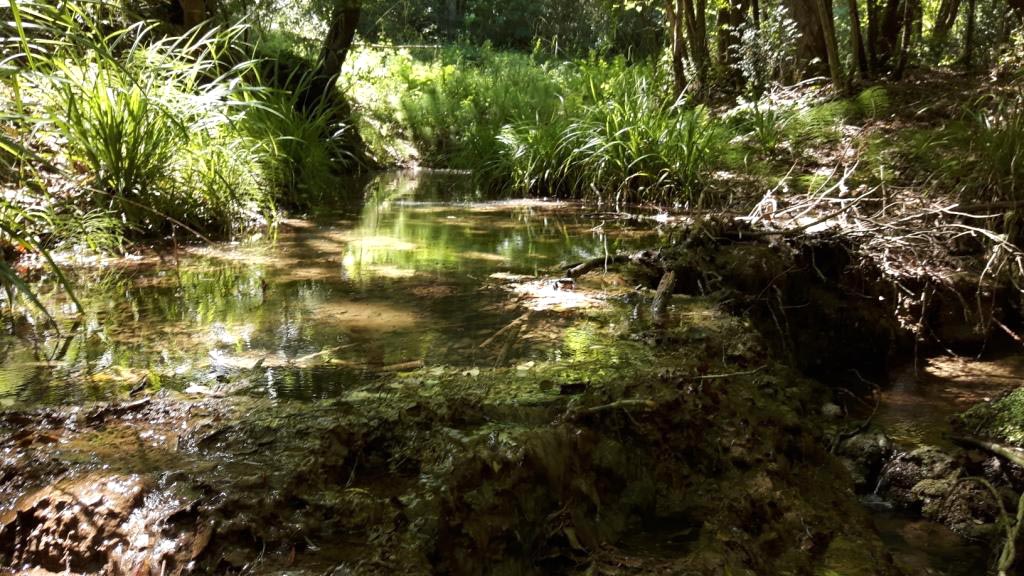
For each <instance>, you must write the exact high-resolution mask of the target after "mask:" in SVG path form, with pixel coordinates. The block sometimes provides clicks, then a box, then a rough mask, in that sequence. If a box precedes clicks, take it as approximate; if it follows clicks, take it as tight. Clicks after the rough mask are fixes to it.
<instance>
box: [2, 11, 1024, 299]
mask: <svg viewBox="0 0 1024 576" xmlns="http://www.w3.org/2000/svg"><path fill="white" fill-rule="evenodd" d="M3 12H4V20H5V27H6V28H5V30H6V32H7V33H6V34H5V35H4V36H5V40H4V52H5V54H6V57H5V59H4V60H3V67H2V80H3V84H2V92H0V100H2V102H3V105H4V107H3V112H2V114H3V118H2V122H3V125H4V130H3V132H2V138H3V139H2V141H0V145H2V153H3V158H2V160H3V165H2V172H0V175H2V178H3V181H4V182H5V190H6V191H7V193H6V194H5V197H4V201H3V211H2V216H0V223H2V225H3V230H4V233H3V243H4V246H5V253H6V256H5V259H4V268H3V275H4V278H5V279H6V283H7V285H8V286H9V287H22V288H23V287H24V285H23V284H22V283H21V282H20V281H19V280H18V278H17V275H16V274H15V273H14V272H13V270H12V269H11V267H10V266H11V264H12V263H13V262H14V261H15V260H16V259H17V258H18V255H19V254H21V253H24V252H30V253H36V254H39V255H43V257H44V259H45V258H46V257H47V255H48V254H49V253H50V252H51V251H53V250H54V249H57V248H64V247H72V246H78V247H85V248H87V249H88V250H92V251H118V250H120V249H123V248H124V247H125V245H126V242H128V243H130V242H135V241H138V240H140V239H159V238H164V237H169V236H170V235H175V234H186V235H195V236H202V237H239V236H244V235H246V234H248V233H251V232H253V231H255V230H258V229H260V228H262V227H264V226H267V225H272V223H273V221H274V219H275V217H276V215H277V213H278V212H279V211H280V210H282V209H292V208H300V207H303V206H308V205H310V203H312V202H315V201H316V199H317V198H320V197H322V196H323V195H325V194H333V193H335V192H336V191H337V190H338V189H339V188H341V187H342V186H341V185H340V184H339V178H340V177H342V176H345V175H350V174H352V173H355V172H359V171H365V170H368V169H373V168H377V167H385V166H389V165H420V166H428V167H437V168H452V169H460V170H470V171H472V172H473V173H474V174H475V176H476V177H477V178H478V180H479V182H480V184H481V187H482V189H484V190H490V191H509V192H513V193H531V194H539V195H558V196H563V197H587V198H591V199H594V200H600V201H607V202H615V203H636V202H644V203H655V204H658V205H662V206H675V207H691V208H694V207H722V206H724V205H727V204H733V205H736V206H739V207H741V208H743V209H749V208H750V206H751V205H752V204H755V203H756V202H757V201H758V200H759V199H760V197H761V192H760V191H762V190H765V189H770V188H778V187H779V186H784V187H785V188H786V189H790V190H794V191H803V192H812V191H815V190H817V191H821V190H824V189H826V188H827V187H829V186H833V185H837V184H839V185H842V186H843V187H848V186H849V187H855V186H868V187H875V186H886V185H890V186H913V187H919V188H920V192H921V194H932V193H938V194H952V195H953V196H956V197H957V198H958V199H961V200H963V201H969V202H974V203H993V202H1011V203H1013V202H1018V201H1020V200H1021V191H1020V186H1019V184H1018V183H1019V181H1020V177H1021V170H1024V168H1022V165H1024V164H1022V163H1021V162H1020V161H1019V157H1020V154H1021V151H1022V147H1024V135H1022V130H1024V108H1022V92H1021V90H1022V89H1021V84H1020V78H1019V70H1020V64H1021V62H1022V60H1024V35H1022V33H1021V32H1020V30H1019V24H1020V21H1021V20H1020V18H1021V7H1020V6H1017V5H1016V4H1014V2H1012V1H1011V2H1010V3H1006V0H981V1H977V0H971V1H970V2H961V1H960V0H943V1H941V2H927V3H922V2H920V0H889V1H888V2H883V3H878V2H868V3H867V4H864V5H862V3H858V2H856V1H851V2H850V3H845V4H843V5H838V4H837V5H835V6H832V5H831V2H827V1H825V2H820V1H819V2H809V1H806V0H786V1H784V2H778V3H774V2H768V3H761V2H758V1H756V0H755V1H754V2H746V1H736V2H732V3H728V2H720V3H713V4H712V5H708V4H707V2H705V1H703V0H700V1H698V2H694V1H693V0H674V1H669V2H666V3H653V2H651V3H648V2H635V1H629V2H618V1H612V0H574V1H573V2H512V3H507V2H493V1H490V0H472V1H469V0H466V1H454V0H451V1H445V2H441V1H439V0H435V1H428V0H418V1H414V0H403V1H400V2H376V1H373V0H366V1H362V2H358V1H354V0H348V1H345V2H340V1H339V2H331V1H328V0H316V1H310V2H307V3H275V2H271V1H269V0H263V1H258V2H234V1H231V0H223V1H213V0H181V1H180V2H178V1H170V0H168V1H166V2H144V3H138V4H135V3H132V4H130V5H129V4H122V3H117V2H98V1H92V0H79V1H73V2H61V3H57V4H54V3H50V2H30V1H13V0H12V2H10V3H9V4H8V6H7V7H5V8H4V9H3ZM960 74H966V75H967V76H960ZM986 74H987V75H989V77H988V78H987V79H986V78H985V76H984V75H986ZM821 75H827V77H828V78H830V81H829V82H828V83H829V84H831V89H829V88H828V87H827V86H824V85H823V83H822V82H821V81H817V82H815V81H813V80H811V81H809V80H808V79H813V78H815V77H820V76H821ZM906 77H911V78H913V81H907V82H900V80H901V79H903V78H906ZM971 78H973V79H975V80H970V79H971ZM922 82H923V83H924V85H925V86H931V87H933V88H935V89H939V87H941V86H943V85H948V86H949V87H950V88H951V90H950V93H949V94H946V96H947V97H951V98H947V99H948V100H949V101H948V102H944V103H942V105H943V106H944V108H942V109H941V110H938V106H937V105H936V106H933V104H936V102H938V99H933V100H935V102H930V103H925V104H924V108H922V109H920V110H918V111H917V113H918V114H917V116H914V115H913V112H914V111H910V110H906V109H904V108H905V107H907V106H911V105H920V104H921V103H922V102H923V100H921V99H920V98H918V99H917V100H915V99H914V97H915V94H914V91H913V89H912V88H910V87H912V86H914V85H915V83H916V84H920V83H922ZM792 86H797V88H792ZM928 89H931V88H925V90H928ZM928 114H933V115H937V116H941V117H942V121H931V120H929V121H924V122H922V121H920V120H921V117H922V115H924V117H927V115H928ZM908 120H909V121H908ZM840 165H842V167H840ZM840 175H842V176H843V178H842V182H839V176H840ZM1011 207H1012V206H1011ZM1014 213H1015V212H1014ZM1015 221H1016V217H1011V218H1009V220H1008V222H1009V228H1006V227H1005V226H1001V227H997V231H1008V232H1011V235H1012V233H1013V231H1014V230H1016V228H1015V227H1016V224H1014V222H1015Z"/></svg>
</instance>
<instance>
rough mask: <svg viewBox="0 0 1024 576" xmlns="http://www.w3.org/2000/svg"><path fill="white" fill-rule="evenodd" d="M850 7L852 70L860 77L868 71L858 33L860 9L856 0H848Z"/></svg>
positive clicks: (862, 44) (860, 37)
mask: <svg viewBox="0 0 1024 576" xmlns="http://www.w3.org/2000/svg"><path fill="white" fill-rule="evenodd" d="M848 2H849V7H850V50H851V51H852V52H853V70H854V73H855V74H857V76H858V77H859V78H860V79H864V77H865V76H867V73H868V62H867V55H866V54H865V53H864V38H863V37H862V36H861V33H860V9H859V8H858V7H857V0H848Z"/></svg>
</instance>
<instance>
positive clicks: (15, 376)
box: [0, 173, 657, 406]
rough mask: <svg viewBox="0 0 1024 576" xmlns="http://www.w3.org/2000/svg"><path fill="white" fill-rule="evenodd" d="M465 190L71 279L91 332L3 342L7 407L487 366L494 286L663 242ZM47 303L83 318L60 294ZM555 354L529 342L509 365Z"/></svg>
mask: <svg viewBox="0 0 1024 576" xmlns="http://www.w3.org/2000/svg"><path fill="white" fill-rule="evenodd" d="M470 183H471V181H470V179H469V178H468V177H466V176H459V175H452V174H431V173H418V174H412V173H397V174H386V175H383V176H380V177H378V178H377V179H375V180H374V181H372V182H371V183H370V184H369V185H368V186H367V187H366V189H365V194H364V201H363V202H362V205H361V207H357V208H355V209H352V208H349V207H345V206H342V207H339V208H336V209H331V208H328V209H323V210H321V212H319V213H317V214H315V215H313V216H310V217H308V218H306V219H292V220H287V221H285V222H284V223H283V224H282V225H281V226H280V228H279V230H278V231H277V234H276V237H274V238H267V239H262V240H257V241H251V242H247V243H244V244H221V245H214V246H207V247H193V248H188V249H179V250H176V251H174V250H169V251H167V252H166V253H163V254H161V255H160V256H159V257H157V256H152V257H147V258H141V259H137V260H134V261H132V260H129V261H115V262H109V263H106V265H104V266H96V265H94V266H91V267H87V268H81V269H77V270H76V271H75V272H74V276H75V278H76V282H77V286H78V287H77V293H78V295H79V297H80V298H81V299H82V300H83V301H84V303H85V306H86V308H87V314H86V315H85V317H84V319H81V321H80V322H77V323H76V322H74V321H73V320H72V318H71V317H70V316H67V317H64V318H61V326H62V328H63V330H62V334H61V335H58V334H57V333H56V332H55V331H53V330H50V329H41V328H37V327H36V326H33V325H31V324H26V325H22V326H18V327H16V328H15V332H16V333H17V334H18V337H14V336H11V337H7V338H3V339H0V406H13V405H32V404H41V403H75V402H82V401H87V400H102V399H108V398H112V397H118V396H124V395H125V394H126V393H127V392H128V391H129V390H131V389H132V388H133V387H136V386H138V385H139V384H140V382H141V379H142V378H143V377H146V378H147V379H148V380H147V382H148V385H149V386H150V387H151V388H153V387H159V386H171V387H174V388H178V389H187V388H188V387H189V386H195V385H202V386H211V385H215V384H216V383H218V382H221V383H223V382H225V381H228V380H231V381H235V380H239V379H241V378H242V377H245V376H246V375H247V374H248V372H252V373H253V377H252V379H253V381H250V382H248V384H249V385H250V387H251V391H252V392H255V393H260V394H267V395H270V396H272V397H286V398H297V399H316V398H325V397H331V396H332V395H336V394H338V393H340V391H342V390H345V389H346V388H348V387H349V386H351V385H352V384H353V383H356V382H361V381H364V380H365V379H367V378H372V377H374V374H376V373H379V371H380V370H382V369H387V368H388V367H390V366H395V365H402V364H411V363H420V362H421V363H423V364H424V365H426V366H431V365H448V366H473V365H477V364H487V363H489V362H493V359H492V358H491V356H493V351H490V350H481V349H480V347H479V345H480V344H481V342H483V341H484V340H486V339H487V338H488V337H489V336H490V335H491V334H493V333H494V332H495V331H496V330H497V329H499V328H500V327H502V326H504V325H506V324H508V322H509V321H511V320H512V319H514V318H515V317H516V316H517V315H518V314H519V313H521V311H520V312H517V311H516V310H515V308H514V305H512V304H510V302H509V301H510V298H509V294H508V293H507V292H506V291H504V290H502V289H501V288H500V287H497V286H496V285H497V284H500V281H496V280H495V279H493V278H491V276H492V275H495V274H497V275H499V276H501V275H531V276H532V275H536V276H552V277H557V275H558V265H559V264H560V263H566V262H576V261H580V260H583V259H585V258H590V257H594V256H598V255H601V254H604V253H606V252H610V253H614V252H616V251H619V250H623V249H627V248H628V247H633V246H636V247H639V246H641V245H649V244H650V243H651V241H652V236H655V235H656V234H657V231H656V230H655V229H654V225H653V222H652V221H651V220H649V219H648V220H643V221H641V220H621V219H602V218H601V217H599V216H595V215H591V214H589V213H588V212H587V210H586V209H585V208H583V207H581V206H579V205H574V204H566V203H555V202H543V201H536V200H507V201H482V200H480V199H479V198H478V195H477V194H476V192H475V191H474V190H473V189H472V188H471V186H470ZM40 290H41V291H43V292H48V288H47V287H46V286H45V285H43V286H40ZM46 300H47V302H48V304H49V305H50V308H51V310H54V311H60V310H64V311H67V312H70V311H71V310H70V309H69V308H70V307H69V306H68V303H67V302H64V301H62V300H61V299H60V295H59V292H58V291H53V292H52V294H50V295H49V296H48V297H47V298H46ZM513 304H514V303H513ZM27 342H35V344H34V345H33V344H28V343H27ZM320 352H323V354H320V355H317V353H320ZM550 353H551V350H547V349H545V347H544V346H543V345H541V344H539V343H534V344H531V343H530V342H526V343H524V344H523V345H522V346H519V347H517V348H516V350H514V353H513V355H512V356H510V357H508V358H507V359H506V360H507V361H509V362H511V361H515V360H516V359H522V358H524V357H543V356H544V355H546V354H550ZM311 355H315V356H313V357H311ZM257 365H258V366H259V367H260V368H261V370H259V371H258V378H256V376H255V373H256V372H257V371H253V370H250V369H251V368H253V367H254V366H257Z"/></svg>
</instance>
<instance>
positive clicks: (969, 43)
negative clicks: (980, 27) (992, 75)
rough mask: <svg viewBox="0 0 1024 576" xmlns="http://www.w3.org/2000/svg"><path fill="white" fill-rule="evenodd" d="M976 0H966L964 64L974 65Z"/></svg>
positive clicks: (967, 65)
mask: <svg viewBox="0 0 1024 576" xmlns="http://www.w3.org/2000/svg"><path fill="white" fill-rule="evenodd" d="M977 9H978V2H977V0H967V31H966V32H965V33H964V66H966V67H968V68H970V67H971V66H973V65H974V26H975V18H976V16H977V11H978V10H977Z"/></svg>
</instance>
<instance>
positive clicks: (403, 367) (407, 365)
mask: <svg viewBox="0 0 1024 576" xmlns="http://www.w3.org/2000/svg"><path fill="white" fill-rule="evenodd" d="M420 368H423V360H412V361H410V362H402V363H399V364H392V365H390V366H383V367H381V368H378V369H377V372H408V371H410V370H419V369H420Z"/></svg>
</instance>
